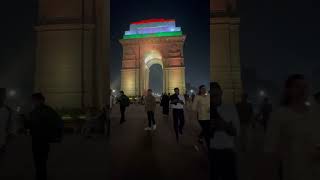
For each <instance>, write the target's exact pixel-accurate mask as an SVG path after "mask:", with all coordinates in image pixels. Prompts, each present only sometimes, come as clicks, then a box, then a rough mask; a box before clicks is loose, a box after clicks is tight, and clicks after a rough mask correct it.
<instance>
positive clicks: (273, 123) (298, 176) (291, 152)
mask: <svg viewBox="0 0 320 180" xmlns="http://www.w3.org/2000/svg"><path fill="white" fill-rule="evenodd" d="M319 115H320V114H319V112H318V111H314V110H310V111H309V112H307V113H304V114H299V113H296V112H294V111H292V110H291V109H289V108H284V107H282V108H280V109H279V110H277V111H276V112H274V113H272V115H271V120H270V125H269V129H268V132H267V135H266V146H265V150H266V152H271V153H279V155H280V158H281V160H282V162H283V175H284V180H319V179H320V176H319V175H320V160H319V159H317V154H318V153H320V151H317V149H316V146H317V144H320V116H319Z"/></svg>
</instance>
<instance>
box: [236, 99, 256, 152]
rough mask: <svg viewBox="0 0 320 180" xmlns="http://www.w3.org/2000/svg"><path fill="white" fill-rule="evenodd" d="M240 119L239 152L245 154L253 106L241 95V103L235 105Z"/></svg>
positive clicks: (251, 122)
mask: <svg viewBox="0 0 320 180" xmlns="http://www.w3.org/2000/svg"><path fill="white" fill-rule="evenodd" d="M236 107H237V111H238V115H239V119H240V150H241V151H242V152H246V151H247V150H248V145H249V134H250V129H251V127H252V124H253V119H254V112H253V106H252V104H251V103H250V102H249V101H248V95H247V94H245V93H244V94H243V95H242V98H241V101H240V102H239V103H237V105H236Z"/></svg>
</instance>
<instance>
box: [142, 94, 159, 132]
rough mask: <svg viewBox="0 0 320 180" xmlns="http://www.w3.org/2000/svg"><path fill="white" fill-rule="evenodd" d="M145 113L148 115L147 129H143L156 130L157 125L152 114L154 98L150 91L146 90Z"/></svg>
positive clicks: (154, 108) (154, 103) (154, 106)
mask: <svg viewBox="0 0 320 180" xmlns="http://www.w3.org/2000/svg"><path fill="white" fill-rule="evenodd" d="M145 102H146V103H145V111H146V112H147V115H148V127H146V128H145V130H146V131H150V130H156V128H157V125H156V121H155V119H154V112H155V110H156V105H157V104H156V98H155V97H154V96H153V95H152V90H151V89H149V90H148V95H147V96H146V99H145Z"/></svg>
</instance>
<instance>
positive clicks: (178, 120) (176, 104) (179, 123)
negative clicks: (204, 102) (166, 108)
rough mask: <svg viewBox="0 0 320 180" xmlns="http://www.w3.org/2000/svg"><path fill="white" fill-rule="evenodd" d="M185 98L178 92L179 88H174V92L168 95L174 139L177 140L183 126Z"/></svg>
mask: <svg viewBox="0 0 320 180" xmlns="http://www.w3.org/2000/svg"><path fill="white" fill-rule="evenodd" d="M185 102H186V101H185V98H184V96H182V95H181V94H180V90H179V88H175V89H174V94H173V95H172V96H170V104H171V108H172V115H173V127H174V131H175V133H176V139H177V141H178V142H179V134H180V135H182V134H183V127H184V123H185V120H184V104H185Z"/></svg>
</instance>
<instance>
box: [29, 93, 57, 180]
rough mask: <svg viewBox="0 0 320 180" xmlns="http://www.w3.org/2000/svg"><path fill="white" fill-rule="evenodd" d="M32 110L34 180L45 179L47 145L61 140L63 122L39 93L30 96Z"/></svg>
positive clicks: (48, 146) (48, 148)
mask: <svg viewBox="0 0 320 180" xmlns="http://www.w3.org/2000/svg"><path fill="white" fill-rule="evenodd" d="M32 104H33V110H32V111H31V114H30V122H29V128H30V133H31V137H32V153H33V158H34V165H35V169H36V179H37V180H46V179H47V161H48V154H49V150H50V145H49V143H57V142H61V140H62V132H63V122H62V119H61V117H60V116H59V115H58V114H57V113H56V112H55V111H54V110H53V109H52V108H51V107H49V106H48V105H46V104H45V98H44V96H43V95H42V94H41V93H35V94H33V95H32Z"/></svg>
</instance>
